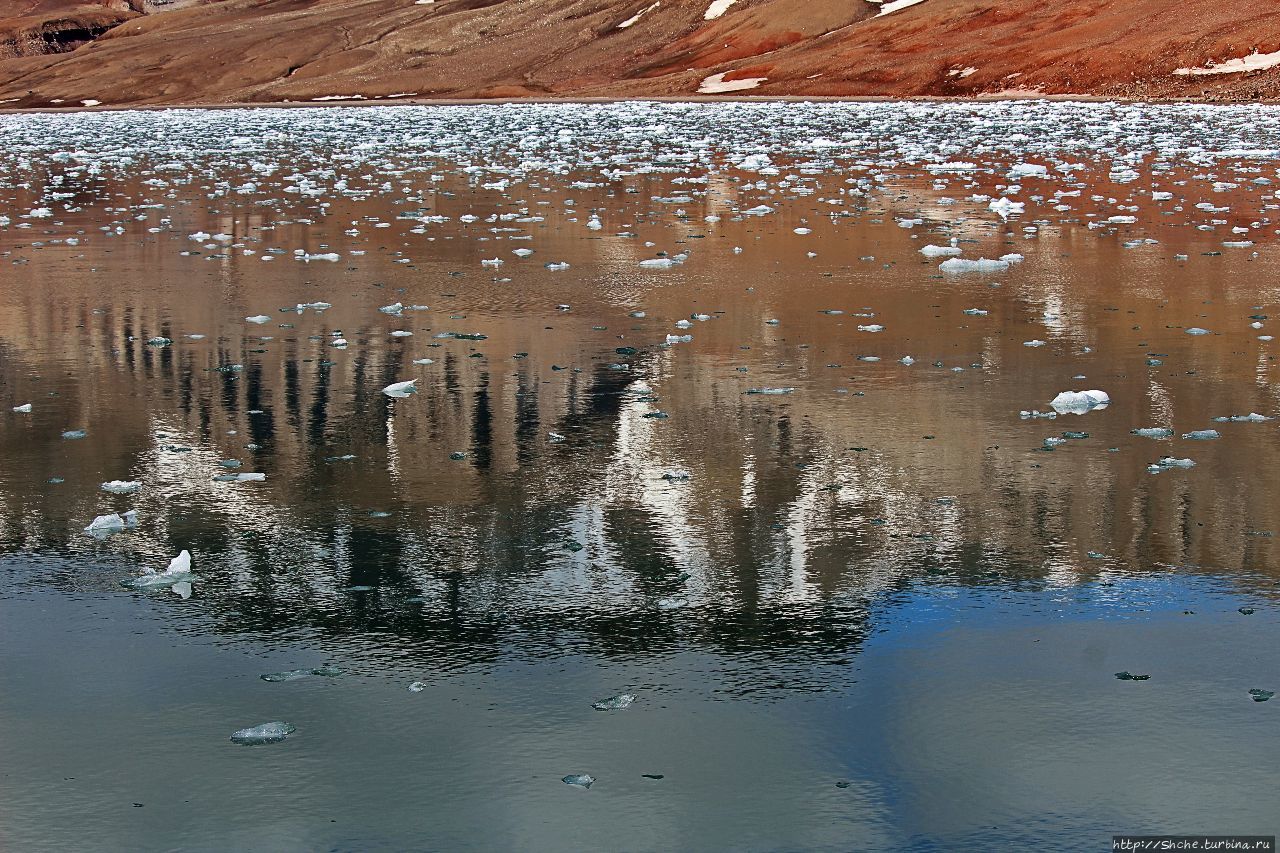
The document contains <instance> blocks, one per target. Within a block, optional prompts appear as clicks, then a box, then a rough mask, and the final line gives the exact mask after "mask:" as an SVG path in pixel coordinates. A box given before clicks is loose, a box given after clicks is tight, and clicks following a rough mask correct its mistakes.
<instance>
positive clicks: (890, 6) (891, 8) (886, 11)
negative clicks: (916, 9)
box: [876, 0, 924, 18]
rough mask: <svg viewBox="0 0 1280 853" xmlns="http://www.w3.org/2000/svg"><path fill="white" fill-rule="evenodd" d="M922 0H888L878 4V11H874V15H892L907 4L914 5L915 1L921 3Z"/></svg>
mask: <svg viewBox="0 0 1280 853" xmlns="http://www.w3.org/2000/svg"><path fill="white" fill-rule="evenodd" d="M923 2H924V0H890V2H888V3H881V4H880V11H879V12H877V13H876V17H877V18H878V17H880V16H881V15H892V14H893V13H894V12H898V11H901V10H902V9H905V8H907V7H908V6H914V5H916V4H917V3H923Z"/></svg>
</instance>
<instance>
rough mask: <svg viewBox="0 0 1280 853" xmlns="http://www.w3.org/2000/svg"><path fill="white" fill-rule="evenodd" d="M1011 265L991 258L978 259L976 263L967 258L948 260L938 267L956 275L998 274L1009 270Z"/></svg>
mask: <svg viewBox="0 0 1280 853" xmlns="http://www.w3.org/2000/svg"><path fill="white" fill-rule="evenodd" d="M1009 263H1010V262H1009V261H1005V260H994V261H993V260H991V259H990V258H978V259H977V260H976V261H974V260H969V259H967V258H948V259H947V260H945V261H943V262H942V263H941V264H939V265H938V269H940V270H941V271H942V272H945V273H950V274H955V275H958V274H961V273H970V272H997V271H999V270H1007V269H1008V268H1009Z"/></svg>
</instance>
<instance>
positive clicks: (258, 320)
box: [244, 314, 271, 326]
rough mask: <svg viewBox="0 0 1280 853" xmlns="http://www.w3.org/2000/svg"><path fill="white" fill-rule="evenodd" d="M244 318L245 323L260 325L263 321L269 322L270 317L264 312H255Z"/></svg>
mask: <svg viewBox="0 0 1280 853" xmlns="http://www.w3.org/2000/svg"><path fill="white" fill-rule="evenodd" d="M244 319H245V322H246V323H257V324H258V325H259V326H261V325H262V324H263V323H270V322H271V318H270V317H268V316H267V315H266V314H255V315H254V316H252V317H245V318H244Z"/></svg>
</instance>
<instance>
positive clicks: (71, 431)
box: [62, 429, 89, 441]
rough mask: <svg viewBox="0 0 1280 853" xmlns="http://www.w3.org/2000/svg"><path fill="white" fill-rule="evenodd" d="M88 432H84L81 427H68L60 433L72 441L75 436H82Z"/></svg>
mask: <svg viewBox="0 0 1280 853" xmlns="http://www.w3.org/2000/svg"><path fill="white" fill-rule="evenodd" d="M88 434H89V433H87V432H85V431H84V430H82V429H69V430H67V431H66V432H64V433H63V434H62V437H63V438H65V439H67V440H68V441H74V440H75V439H77V438H84V437H85V436H86V435H88Z"/></svg>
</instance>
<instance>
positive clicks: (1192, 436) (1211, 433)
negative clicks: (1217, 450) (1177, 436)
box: [1182, 429, 1222, 441]
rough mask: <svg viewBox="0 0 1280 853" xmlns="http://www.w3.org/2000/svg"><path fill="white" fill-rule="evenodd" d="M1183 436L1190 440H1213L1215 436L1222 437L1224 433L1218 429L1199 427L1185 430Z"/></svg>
mask: <svg viewBox="0 0 1280 853" xmlns="http://www.w3.org/2000/svg"><path fill="white" fill-rule="evenodd" d="M1182 437H1183V438H1185V439H1188V440H1189V441H1213V440H1214V439H1215V438H1222V434H1221V433H1219V432H1218V431H1217V430H1216V429H1197V430H1192V431H1191V432H1184V433H1183V434H1182Z"/></svg>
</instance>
